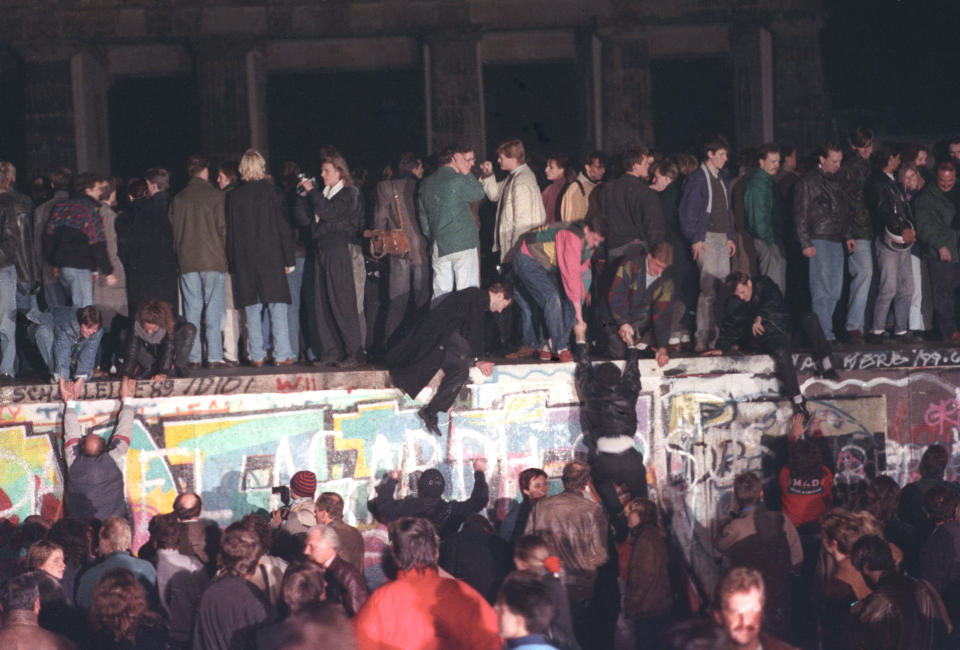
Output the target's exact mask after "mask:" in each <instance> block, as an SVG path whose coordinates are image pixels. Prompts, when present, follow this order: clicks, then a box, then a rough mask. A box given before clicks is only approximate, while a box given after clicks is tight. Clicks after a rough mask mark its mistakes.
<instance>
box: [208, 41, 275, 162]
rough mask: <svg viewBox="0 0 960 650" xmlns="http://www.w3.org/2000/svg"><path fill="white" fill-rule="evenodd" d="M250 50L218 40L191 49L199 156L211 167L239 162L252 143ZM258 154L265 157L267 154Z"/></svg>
mask: <svg viewBox="0 0 960 650" xmlns="http://www.w3.org/2000/svg"><path fill="white" fill-rule="evenodd" d="M250 50H251V48H250V47H249V45H247V44H244V43H236V42H233V41H226V40H219V39H205V40H202V41H199V42H198V43H196V44H195V46H194V55H195V56H196V74H197V93H198V94H199V96H200V97H199V99H200V102H199V103H200V130H201V133H202V142H203V151H202V153H203V155H205V156H207V157H209V158H210V159H211V160H212V161H214V164H217V163H219V162H222V161H224V160H239V158H240V156H241V155H242V154H243V152H244V151H245V150H246V149H247V148H248V147H250V146H252V143H253V139H252V133H251V128H250V125H251V121H250V117H251V110H250V107H251V104H256V103H257V102H256V99H255V98H254V100H253V101H251V96H250V93H249V89H250V76H251V75H249V74H248V60H247V54H248V53H249V52H250ZM265 140H266V139H265V136H264V142H265ZM260 153H262V154H263V155H264V157H267V153H268V152H267V151H261V152H260ZM269 163H270V161H268V165H269Z"/></svg>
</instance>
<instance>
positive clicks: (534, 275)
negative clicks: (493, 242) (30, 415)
mask: <svg viewBox="0 0 960 650" xmlns="http://www.w3.org/2000/svg"><path fill="white" fill-rule="evenodd" d="M513 268H514V270H515V271H516V272H517V276H518V277H519V278H520V282H521V283H522V284H523V288H524V289H526V291H527V293H529V295H530V297H531V298H532V299H533V302H534V303H536V305H537V306H539V307H540V309H542V310H543V318H544V320H545V321H546V324H547V331H548V332H549V333H550V341H551V343H552V344H553V350H554V352H561V351H563V350H566V349H567V347H568V345H567V343H568V339H569V338H570V330H571V328H572V327H573V321H574V313H575V312H574V309H573V303H572V302H570V299H569V298H567V294H566V293H564V291H563V287H562V286H561V285H560V276H559V274H558V273H555V272H554V273H551V272H548V271H547V270H546V269H545V268H543V267H542V266H540V265H539V264H538V263H537V262H536V261H535V260H534V259H533V258H532V257H530V256H529V255H526V254H524V253H517V256H516V257H515V258H514V259H513Z"/></svg>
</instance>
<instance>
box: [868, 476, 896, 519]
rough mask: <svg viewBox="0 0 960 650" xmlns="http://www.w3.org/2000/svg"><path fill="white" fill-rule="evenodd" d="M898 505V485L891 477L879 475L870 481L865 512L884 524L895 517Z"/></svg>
mask: <svg viewBox="0 0 960 650" xmlns="http://www.w3.org/2000/svg"><path fill="white" fill-rule="evenodd" d="M899 505H900V485H899V484H898V483H897V482H896V481H895V480H894V479H893V478H891V477H889V476H887V475H885V474H881V475H880V476H877V477H875V478H873V479H871V480H870V485H869V486H867V493H866V498H865V502H864V507H865V508H866V510H867V511H868V512H869V513H870V514H872V515H873V516H874V517H876V518H877V521H879V522H880V523H881V524H885V523H887V522H888V521H890V520H891V519H893V518H894V517H896V516H897V508H898V507H899Z"/></svg>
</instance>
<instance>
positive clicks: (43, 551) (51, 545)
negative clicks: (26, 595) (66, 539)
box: [27, 539, 67, 580]
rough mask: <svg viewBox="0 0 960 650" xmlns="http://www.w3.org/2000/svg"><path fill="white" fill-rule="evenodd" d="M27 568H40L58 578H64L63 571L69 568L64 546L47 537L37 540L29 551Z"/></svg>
mask: <svg viewBox="0 0 960 650" xmlns="http://www.w3.org/2000/svg"><path fill="white" fill-rule="evenodd" d="M27 568H28V569H30V570H31V571H32V570H38V569H39V570H41V571H44V572H45V573H47V574H48V575H51V576H53V577H54V578H56V579H57V580H63V573H64V572H65V571H66V570H67V564H66V561H65V560H64V555H63V547H62V546H60V545H59V544H57V543H56V542H51V541H48V540H45V539H41V540H37V541H36V542H34V543H33V544H31V545H30V549H29V550H28V551H27Z"/></svg>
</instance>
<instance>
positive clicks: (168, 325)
mask: <svg viewBox="0 0 960 650" xmlns="http://www.w3.org/2000/svg"><path fill="white" fill-rule="evenodd" d="M137 322H138V323H140V326H141V327H143V329H144V331H146V333H147V334H149V335H151V336H152V335H154V334H156V333H157V331H158V330H161V329H162V330H163V331H164V333H165V334H166V335H167V336H173V311H172V310H171V309H170V304H169V303H167V302H165V301H163V300H158V299H156V298H150V299H149V300H144V301H143V302H142V303H140V307H139V308H138V309H137Z"/></svg>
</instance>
